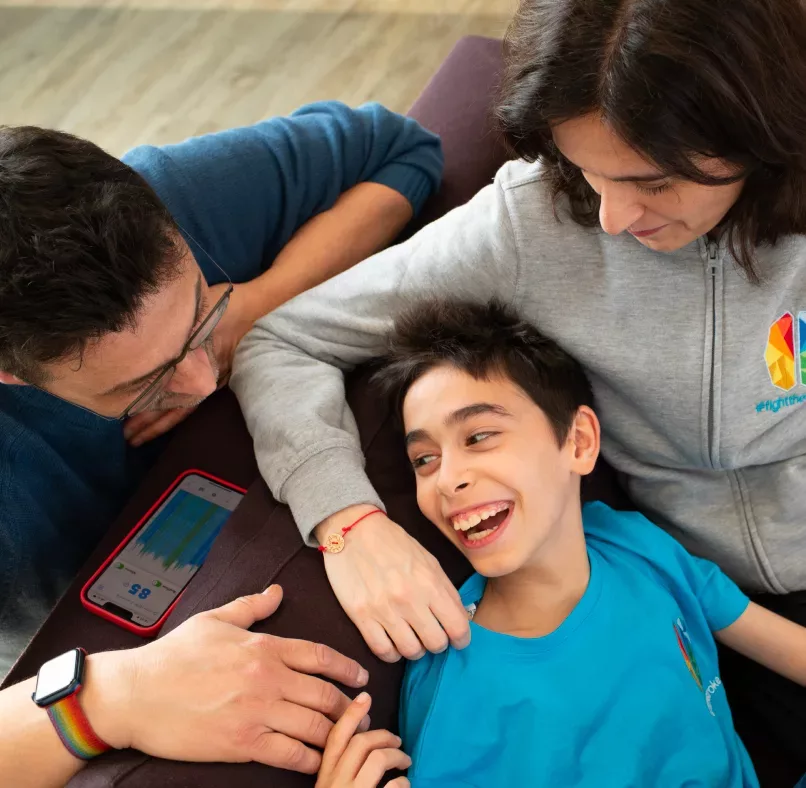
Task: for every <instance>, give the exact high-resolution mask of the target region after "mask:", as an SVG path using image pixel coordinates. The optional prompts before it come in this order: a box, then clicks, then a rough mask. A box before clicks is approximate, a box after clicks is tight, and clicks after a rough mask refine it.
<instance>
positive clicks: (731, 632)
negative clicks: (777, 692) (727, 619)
mask: <svg viewBox="0 0 806 788" xmlns="http://www.w3.org/2000/svg"><path fill="white" fill-rule="evenodd" d="M714 635H715V637H716V638H717V640H719V642H720V643H724V644H725V645H726V646H730V648H732V649H734V650H735V651H738V652H739V653H740V654H743V655H744V656H745V657H749V658H750V659H753V660H755V661H756V662H758V663H760V664H761V665H764V667H766V668H769V669H770V670H774V671H775V672H776V673H780V674H781V675H782V676H785V677H786V678H788V679H790V680H792V681H795V682H797V683H798V684H802V685H803V686H806V627H802V626H800V624H796V623H795V622H794V621H789V620H788V619H786V618H784V617H783V616H779V615H778V614H777V613H773V612H772V611H770V610H767V609H765V608H763V607H761V605H757V604H755V602H751V603H750V604H749V605H748V607H747V610H745V612H744V613H742V615H741V616H739V618H738V619H737V620H736V621H735V622H734V623H733V624H731V625H730V626H729V627H725V628H724V629H721V630H719V631H718V632H715V633H714Z"/></svg>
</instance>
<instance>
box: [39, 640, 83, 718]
mask: <svg viewBox="0 0 806 788" xmlns="http://www.w3.org/2000/svg"><path fill="white" fill-rule="evenodd" d="M83 656H84V655H83V654H82V652H81V651H80V650H79V649H77V648H76V649H73V650H72V651H68V652H67V653H66V654H62V655H60V656H58V657H54V659H51V660H50V661H49V662H46V663H45V664H44V665H42V667H41V668H39V674H38V675H37V677H36V690H35V692H34V696H33V697H34V703H37V704H39V705H40V706H47V705H50V704H51V703H55V702H56V701H57V700H61V699H62V698H64V697H66V696H67V695H69V694H71V693H72V692H73V690H74V689H75V686H76V684H77V683H78V681H79V679H80V676H81V665H82V664H83Z"/></svg>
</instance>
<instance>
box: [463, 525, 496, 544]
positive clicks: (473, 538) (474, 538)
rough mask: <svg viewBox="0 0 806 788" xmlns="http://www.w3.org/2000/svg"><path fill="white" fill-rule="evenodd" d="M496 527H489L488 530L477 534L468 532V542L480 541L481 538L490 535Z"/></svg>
mask: <svg viewBox="0 0 806 788" xmlns="http://www.w3.org/2000/svg"><path fill="white" fill-rule="evenodd" d="M493 531H495V528H488V529H487V530H486V531H478V532H477V533H475V534H468V535H467V541H468V542H478V540H479V539H484V537H485V536H489V535H490V534H491V533H492V532H493Z"/></svg>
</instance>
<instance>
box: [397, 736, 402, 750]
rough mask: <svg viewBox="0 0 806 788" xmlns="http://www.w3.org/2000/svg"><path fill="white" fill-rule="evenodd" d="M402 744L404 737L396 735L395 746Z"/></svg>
mask: <svg viewBox="0 0 806 788" xmlns="http://www.w3.org/2000/svg"><path fill="white" fill-rule="evenodd" d="M401 744H403V739H401V738H400V736H395V747H400V745H401Z"/></svg>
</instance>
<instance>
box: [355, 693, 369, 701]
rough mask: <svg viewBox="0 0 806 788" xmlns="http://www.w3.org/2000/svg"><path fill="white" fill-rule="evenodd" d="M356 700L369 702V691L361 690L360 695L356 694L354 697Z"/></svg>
mask: <svg viewBox="0 0 806 788" xmlns="http://www.w3.org/2000/svg"><path fill="white" fill-rule="evenodd" d="M356 700H357V701H358V702H359V703H368V702H369V693H368V692H362V693H361V694H360V695H358V696H357V697H356Z"/></svg>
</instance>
